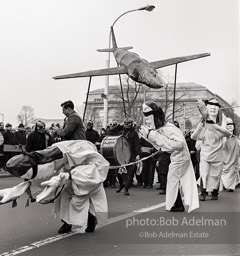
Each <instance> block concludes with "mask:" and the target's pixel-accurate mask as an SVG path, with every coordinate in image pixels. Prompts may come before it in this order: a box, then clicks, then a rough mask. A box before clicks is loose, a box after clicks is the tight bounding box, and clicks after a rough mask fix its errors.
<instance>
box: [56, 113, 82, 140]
mask: <svg viewBox="0 0 240 256" xmlns="http://www.w3.org/2000/svg"><path fill="white" fill-rule="evenodd" d="M58 134H59V135H60V136H61V137H62V138H63V140H85V139H86V135H85V130H84V127H83V122H82V119H81V117H80V116H79V115H78V114H77V112H76V111H73V112H72V114H71V115H70V116H69V117H68V118H66V119H65V121H64V125H63V129H61V130H60V131H59V132H58Z"/></svg>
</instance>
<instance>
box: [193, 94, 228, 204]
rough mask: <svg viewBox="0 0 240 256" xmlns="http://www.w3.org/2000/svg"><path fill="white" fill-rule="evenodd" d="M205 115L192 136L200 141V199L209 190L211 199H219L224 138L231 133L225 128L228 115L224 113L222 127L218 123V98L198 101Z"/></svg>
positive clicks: (201, 199)
mask: <svg viewBox="0 0 240 256" xmlns="http://www.w3.org/2000/svg"><path fill="white" fill-rule="evenodd" d="M198 106H199V110H200V112H201V114H202V116H203V119H202V121H201V122H199V124H198V126H197V128H196V129H195V131H194V132H193V133H192V135H191V138H192V139H194V140H197V143H198V142H199V141H200V143H201V144H200V148H201V151H200V177H199V179H198V184H199V185H200V190H201V194H200V197H199V199H200V201H205V200H206V196H207V195H208V192H211V194H212V197H211V200H218V194H219V185H220V179H221V174H222V170H223V138H224V137H229V136H230V135H231V133H230V132H229V131H228V130H227V129H225V128H224V126H225V124H224V123H225V122H226V116H225V115H224V114H222V127H221V126H220V125H218V124H217V123H218V122H219V109H220V107H221V106H220V104H219V102H218V99H217V98H214V97H213V98H210V99H209V100H207V101H206V102H205V103H204V102H203V101H202V100H199V101H198Z"/></svg>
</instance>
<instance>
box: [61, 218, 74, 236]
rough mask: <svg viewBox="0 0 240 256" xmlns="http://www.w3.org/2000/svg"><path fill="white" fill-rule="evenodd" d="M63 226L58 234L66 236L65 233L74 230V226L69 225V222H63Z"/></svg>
mask: <svg viewBox="0 0 240 256" xmlns="http://www.w3.org/2000/svg"><path fill="white" fill-rule="evenodd" d="M62 222H63V225H62V226H61V228H60V229H59V230H58V234H65V233H69V232H70V231H71V230H72V225H70V224H67V222H65V221H63V220H62Z"/></svg>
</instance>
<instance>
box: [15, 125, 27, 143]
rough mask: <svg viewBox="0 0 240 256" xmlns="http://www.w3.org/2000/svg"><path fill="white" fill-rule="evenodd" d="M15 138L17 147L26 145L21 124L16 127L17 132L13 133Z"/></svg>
mask: <svg viewBox="0 0 240 256" xmlns="http://www.w3.org/2000/svg"><path fill="white" fill-rule="evenodd" d="M15 136H16V143H17V145H22V146H25V145H26V133H25V130H24V125H23V124H22V123H21V124H19V125H18V131H16V132H15Z"/></svg>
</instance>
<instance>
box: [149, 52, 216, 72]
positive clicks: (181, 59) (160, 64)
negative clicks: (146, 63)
mask: <svg viewBox="0 0 240 256" xmlns="http://www.w3.org/2000/svg"><path fill="white" fill-rule="evenodd" d="M210 55H211V54H210V53H201V54H195V55H189V56H182V57H175V58H170V59H166V60H159V61H153V62H150V64H151V66H152V67H154V68H155V69H158V68H162V67H166V66H170V65H174V64H177V63H182V62H185V61H190V60H195V59H199V58H203V57H208V56H210Z"/></svg>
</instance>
